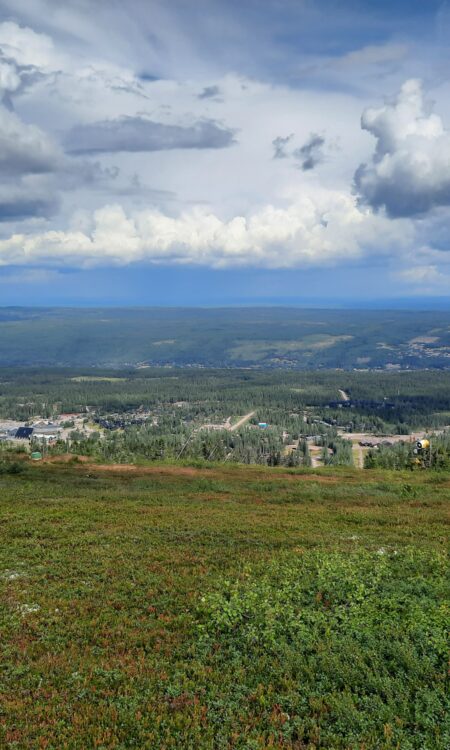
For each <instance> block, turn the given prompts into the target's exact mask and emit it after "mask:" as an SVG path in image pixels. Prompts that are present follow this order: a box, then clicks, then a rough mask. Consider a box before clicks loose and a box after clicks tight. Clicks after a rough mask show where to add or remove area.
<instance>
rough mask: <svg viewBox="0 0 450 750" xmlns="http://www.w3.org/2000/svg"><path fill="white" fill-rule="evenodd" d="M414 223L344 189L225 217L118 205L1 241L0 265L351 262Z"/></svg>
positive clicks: (395, 242) (396, 239) (397, 243)
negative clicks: (77, 222)
mask: <svg viewBox="0 0 450 750" xmlns="http://www.w3.org/2000/svg"><path fill="white" fill-rule="evenodd" d="M412 240H413V227H412V225H411V223H410V222H407V221H404V220H397V221H392V220H388V219H387V218H386V217H384V216H381V215H376V214H374V213H373V212H372V211H371V210H370V209H367V208H361V207H359V206H358V205H357V201H356V199H355V198H354V196H352V195H350V194H349V193H345V192H342V191H330V190H319V191H317V192H316V193H315V194H314V195H312V194H309V195H305V194H302V195H299V196H298V198H297V199H296V200H295V201H294V202H292V203H291V204H290V205H289V206H287V207H285V208H276V207H275V206H272V205H268V206H266V207H263V208H262V209H261V210H259V211H256V212H254V213H251V214H250V215H248V216H235V217H234V218H231V219H230V220H228V221H224V220H222V219H221V218H219V217H218V216H217V215H216V214H214V213H212V212H210V211H208V210H206V209H205V207H194V208H193V209H191V210H187V211H185V212H183V213H182V214H180V215H179V216H177V217H172V216H168V215H166V214H164V213H162V212H161V211H160V210H157V209H151V210H144V211H139V212H136V213H133V214H130V215H127V214H126V213H125V211H124V209H123V208H122V207H121V206H119V205H110V206H105V207H104V208H102V209H98V210H97V211H95V212H94V214H93V217H92V222H91V226H90V227H87V226H86V222H84V223H83V228H82V230H77V229H74V230H68V231H56V230H53V231H48V232H43V233H38V234H27V235H25V234H15V235H13V236H12V237H10V238H8V239H5V240H2V241H0V265H10V264H14V265H22V264H38V263H39V264H45V265H52V266H58V265H69V266H76V267H82V268H83V267H84V268H86V267H92V266H96V265H107V264H112V265H127V264H130V263H134V262H153V263H166V264H167V263H175V264H176V263H187V264H197V265H207V266H211V267H215V268H223V267H231V266H244V265H249V266H258V267H266V268H294V267H302V266H323V265H330V264H334V263H337V262H340V261H346V260H347V261H348V260H354V259H358V258H360V257H362V256H363V255H364V254H366V253H373V252H379V248H383V251H384V252H389V251H392V249H393V248H395V249H398V248H401V247H406V246H407V245H408V243H411V242H412Z"/></svg>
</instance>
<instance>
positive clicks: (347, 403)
mask: <svg viewBox="0 0 450 750" xmlns="http://www.w3.org/2000/svg"><path fill="white" fill-rule="evenodd" d="M0 381H1V383H0V416H1V417H3V418H12V419H17V420H22V421H27V420H32V419H33V418H34V417H36V416H40V417H48V418H51V417H54V416H57V415H59V414H61V413H64V414H70V413H72V412H76V413H78V414H79V413H81V414H82V415H83V416H84V420H85V423H86V424H89V431H88V434H87V433H86V431H85V430H82V431H80V428H79V426H78V431H76V430H74V431H73V433H72V435H71V439H70V443H71V450H72V451H74V452H78V453H84V454H87V455H91V456H93V457H96V458H99V459H103V460H115V461H121V462H124V461H130V460H139V459H143V460H161V459H162V460H165V459H168V460H173V459H177V458H184V459H204V460H209V461H238V462H242V463H261V464H268V465H273V466H274V465H279V464H285V465H290V466H296V465H306V466H308V465H310V464H311V456H310V450H309V447H308V439H311V440H312V442H313V443H314V444H315V445H316V446H319V447H322V451H321V452H320V454H319V459H320V462H321V463H323V464H325V465H329V464H332V465H333V464H334V465H336V464H346V465H351V464H352V463H353V454H352V447H351V443H350V442H349V441H347V440H345V434H346V433H355V432H356V433H359V432H361V433H371V434H380V435H382V434H385V435H389V434H404V435H407V434H408V433H410V432H411V431H413V430H415V429H419V428H421V429H427V430H429V431H430V432H431V431H433V430H434V429H437V428H440V427H442V426H446V425H448V424H449V422H450V387H449V386H450V373H449V372H446V371H433V372H428V371H427V372H417V371H415V372H402V373H394V372H391V373H373V372H364V373H361V372H342V371H333V372H331V371H330V372H317V373H307V372H286V371H279V372H276V373H275V372H268V371H264V372H255V371H249V370H206V369H198V368H197V369H194V368H188V369H184V370H180V369H177V368H158V369H149V368H144V369H140V370H136V369H134V368H133V369H127V370H121V371H117V370H98V369H96V370H94V371H88V372H86V370H83V371H80V370H75V371H74V370H55V369H52V370H39V371H33V370H26V371H21V370H17V369H11V368H10V369H3V370H0ZM250 412H251V413H252V414H253V416H252V417H251V418H250V419H249V422H248V424H247V425H246V426H245V427H244V426H243V427H242V428H241V429H239V430H236V431H232V430H230V429H229V427H230V426H231V425H232V424H233V423H234V422H236V421H237V420H238V419H239V417H242V415H245V414H249V413H250ZM259 422H264V423H267V429H260V428H259V427H258V423H259ZM226 423H228V429H225V425H226ZM67 424H68V425H70V424H71V421H70V417H68V421H67ZM52 450H54V451H57V452H58V451H63V450H67V442H64V443H59V444H57V445H56V447H54V448H53V449H52ZM396 450H397V451H398V452H399V455H400V453H401V448H397V449H396ZM385 454H386V457H384V456H385ZM316 455H317V454H316ZM367 461H368V462H369V463H370V461H372V463H373V464H374V465H384V464H383V461H384V463H385V465H386V466H391V465H394V464H395V463H399V464H401V465H405V461H404V460H403V459H402V458H397V459H396V458H395V457H392V455H391V454H390V453H388V452H386V451H385V450H384V449H383V448H382V449H380V451H379V452H378V453H377V455H373V453H371V454H370V458H368V459H367ZM377 462H381V463H377Z"/></svg>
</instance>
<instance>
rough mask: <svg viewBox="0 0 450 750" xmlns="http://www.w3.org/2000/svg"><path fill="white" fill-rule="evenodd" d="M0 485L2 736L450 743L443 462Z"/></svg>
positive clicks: (152, 741) (448, 492)
mask: <svg viewBox="0 0 450 750" xmlns="http://www.w3.org/2000/svg"><path fill="white" fill-rule="evenodd" d="M0 497H1V500H0V511H1V516H0V539H1V541H0V594H1V601H2V604H3V606H2V609H1V615H0V624H1V630H2V633H1V637H2V643H3V655H2V659H1V678H0V705H2V709H1V712H0V747H6V748H30V750H31V748H33V749H34V748H50V749H54V750H62V748H77V749H78V748H79V749H80V750H84V749H85V748H94V747H96V748H108V750H109V748H120V749H122V748H148V749H149V750H150V748H151V749H152V750H153V748H167V749H169V748H179V749H180V750H181V748H183V750H184V749H187V748H192V750H198V749H200V750H201V749H203V748H205V749H206V748H208V749H209V748H211V750H212V749H213V748H232V747H233V748H245V749H246V750H251V749H252V748H270V747H272V748H292V749H294V748H295V749H296V750H301V749H304V748H310V750H312V749H313V748H326V749H327V750H332V749H333V748H339V749H341V748H342V749H343V748H346V749H350V748H351V749H353V748H354V749H356V748H359V749H360V750H363V748H364V749H365V750H375V749H376V750H379V749H381V748H384V749H387V748H401V749H402V750H408V749H409V748H415V749H416V750H419V748H420V750H427V749H428V750H438V749H439V748H442V749H443V748H445V747H446V746H447V743H448V740H449V735H448V733H447V734H446V728H445V715H444V700H445V699H444V694H445V683H444V680H445V641H444V629H445V613H444V610H443V603H442V602H443V599H444V598H445V593H446V592H445V590H444V587H445V584H444V581H445V573H444V567H443V566H444V561H445V559H444V547H445V543H446V534H445V525H444V523H445V520H448V515H446V510H448V500H449V497H450V478H449V477H448V475H447V476H440V475H433V476H432V475H431V474H425V473H424V474H417V475H412V474H408V475H406V474H405V475H402V474H400V473H395V474H392V475H390V474H388V473H386V472H379V473H377V472H365V473H364V474H362V473H361V472H357V471H352V470H349V469H343V470H340V471H336V470H334V471H326V470H322V471H319V472H316V473H306V472H303V473H302V472H294V471H290V472H289V471H286V470H267V469H263V468H258V467H251V468H243V467H233V466H230V467H224V466H222V467H220V466H216V467H213V468H210V469H189V468H187V467H170V466H161V467H149V468H147V469H145V468H137V467H133V468H132V469H130V470H127V468H126V467H121V468H117V469H114V468H111V467H105V468H103V469H102V468H101V467H90V466H87V465H83V466H78V467H75V466H49V465H47V466H44V465H40V466H32V467H31V466H30V467H29V468H28V469H27V470H26V472H25V473H23V474H20V475H17V476H11V475H5V474H4V475H0ZM37 607H38V608H37ZM34 609H35V611H31V610H34Z"/></svg>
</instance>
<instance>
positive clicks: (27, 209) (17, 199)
mask: <svg viewBox="0 0 450 750" xmlns="http://www.w3.org/2000/svg"><path fill="white" fill-rule="evenodd" d="M59 206H60V201H59V198H58V196H57V194H56V192H55V191H54V190H53V189H52V188H51V187H50V186H46V188H45V189H42V190H39V189H38V188H37V187H33V186H27V185H23V184H19V185H18V186H14V187H13V186H12V185H9V186H8V185H3V186H2V187H1V189H0V222H8V221H23V220H24V219H30V218H36V217H37V218H49V217H50V216H54V215H55V214H56V213H57V211H58V210H59Z"/></svg>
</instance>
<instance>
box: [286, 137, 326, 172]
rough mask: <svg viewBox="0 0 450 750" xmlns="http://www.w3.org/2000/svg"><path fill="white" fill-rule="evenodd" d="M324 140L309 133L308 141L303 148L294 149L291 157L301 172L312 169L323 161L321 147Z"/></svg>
mask: <svg viewBox="0 0 450 750" xmlns="http://www.w3.org/2000/svg"><path fill="white" fill-rule="evenodd" d="M324 145H325V138H324V137H323V136H321V135H317V133H311V135H310V137H309V139H308V140H307V141H306V143H305V144H304V145H303V146H300V148H296V149H295V151H294V152H293V157H294V159H296V161H297V162H298V166H299V168H300V169H302V170H303V172H308V171H309V170H310V169H314V167H315V166H317V164H320V162H321V161H323V146H324Z"/></svg>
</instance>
